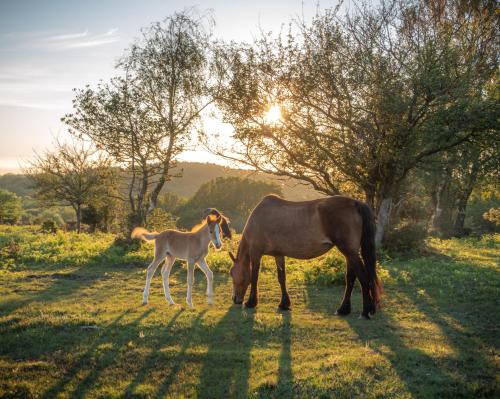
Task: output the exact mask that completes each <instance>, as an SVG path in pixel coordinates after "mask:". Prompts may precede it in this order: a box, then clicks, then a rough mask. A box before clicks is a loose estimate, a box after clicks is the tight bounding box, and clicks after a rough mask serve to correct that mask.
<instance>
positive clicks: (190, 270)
mask: <svg viewBox="0 0 500 399" xmlns="http://www.w3.org/2000/svg"><path fill="white" fill-rule="evenodd" d="M194 266H195V262H194V260H193V259H188V261H187V296H186V303H187V305H188V306H189V307H190V308H193V297H192V293H193V283H194Z"/></svg>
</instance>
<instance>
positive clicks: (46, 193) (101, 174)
mask: <svg viewBox="0 0 500 399" xmlns="http://www.w3.org/2000/svg"><path fill="white" fill-rule="evenodd" d="M25 173H27V174H28V176H29V178H30V180H31V181H32V183H33V186H34V188H35V197H36V198H38V199H40V200H42V201H43V202H44V203H45V204H47V205H48V206H54V205H69V206H71V207H72V208H73V209H74V210H75V215H76V229H77V232H78V233H79V232H80V230H81V219H82V206H84V205H91V204H92V202H93V200H94V199H95V198H97V197H99V196H100V195H102V193H103V192H106V189H107V188H106V185H107V184H111V179H110V178H111V176H112V170H111V164H110V160H109V158H107V157H105V156H104V155H103V153H102V152H100V151H98V150H97V149H96V148H95V147H93V146H91V145H87V144H85V143H84V142H83V141H82V140H73V141H72V142H70V143H60V142H59V141H57V142H56V148H55V150H54V151H46V152H44V153H43V154H36V156H35V159H34V160H33V161H31V162H30V165H29V166H28V167H27V168H26V169H25Z"/></svg>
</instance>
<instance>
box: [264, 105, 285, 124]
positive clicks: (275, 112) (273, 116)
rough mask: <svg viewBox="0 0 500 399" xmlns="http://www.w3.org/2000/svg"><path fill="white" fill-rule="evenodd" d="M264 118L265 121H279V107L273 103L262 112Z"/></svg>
mask: <svg viewBox="0 0 500 399" xmlns="http://www.w3.org/2000/svg"><path fill="white" fill-rule="evenodd" d="M264 120H265V121H266V123H270V124H271V123H277V122H279V121H281V109H280V107H279V106H278V105H273V106H271V108H269V110H268V111H267V112H266V113H265V114H264Z"/></svg>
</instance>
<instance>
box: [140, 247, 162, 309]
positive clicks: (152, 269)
mask: <svg viewBox="0 0 500 399" xmlns="http://www.w3.org/2000/svg"><path fill="white" fill-rule="evenodd" d="M162 260H163V259H162V258H161V257H160V256H158V254H155V258H154V259H153V261H152V262H151V264H150V265H149V266H148V271H147V273H146V286H145V287H144V293H143V296H142V304H143V305H146V304H147V303H148V297H149V286H150V284H151V279H152V278H153V275H154V274H155V271H156V269H157V267H158V266H159V264H160V263H161V261H162Z"/></svg>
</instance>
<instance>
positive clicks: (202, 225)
mask: <svg viewBox="0 0 500 399" xmlns="http://www.w3.org/2000/svg"><path fill="white" fill-rule="evenodd" d="M210 220H211V221H215V220H217V217H216V216H214V215H210ZM206 224H207V219H203V221H202V222H201V223H199V224H197V225H196V226H194V227H193V228H192V229H191V233H196V232H197V231H200V230H201V229H202V228H203V227H204V226H205V225H206Z"/></svg>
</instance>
